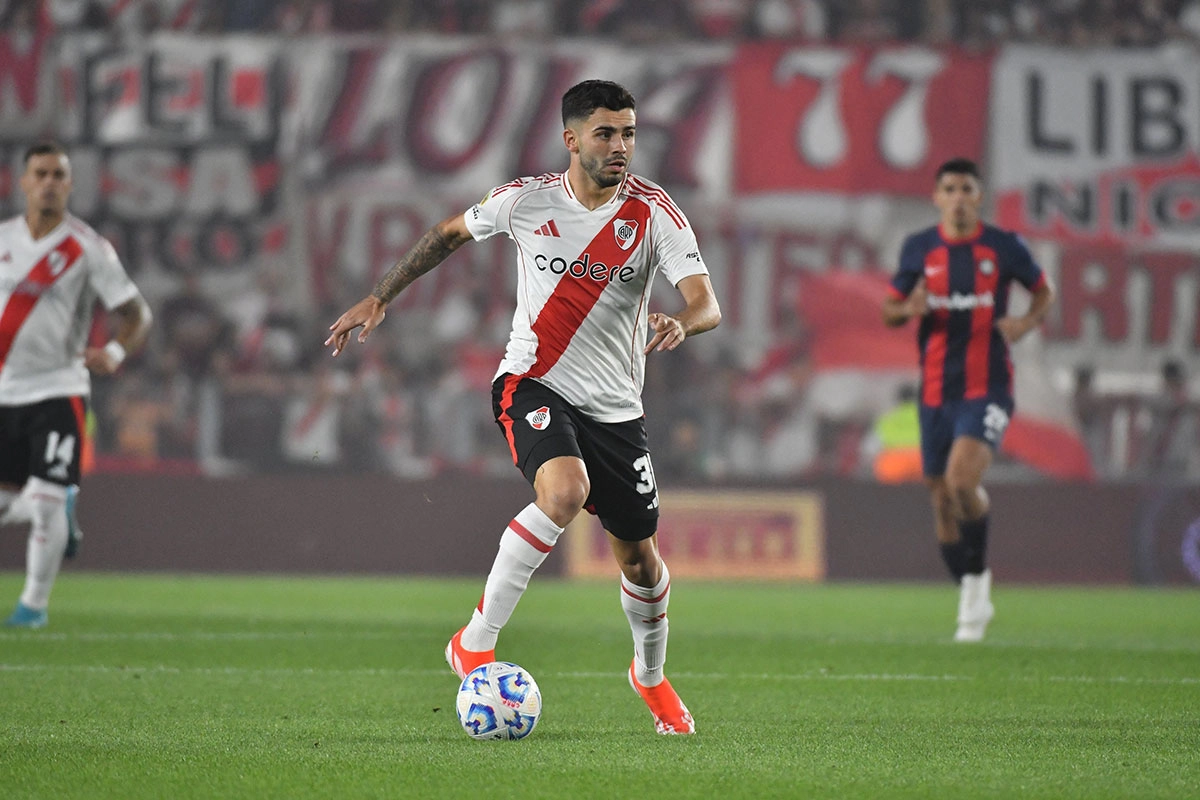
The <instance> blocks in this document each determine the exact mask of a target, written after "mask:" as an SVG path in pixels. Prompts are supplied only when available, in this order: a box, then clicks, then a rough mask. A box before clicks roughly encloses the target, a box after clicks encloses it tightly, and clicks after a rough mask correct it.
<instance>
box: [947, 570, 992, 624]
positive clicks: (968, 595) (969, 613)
mask: <svg viewBox="0 0 1200 800" xmlns="http://www.w3.org/2000/svg"><path fill="white" fill-rule="evenodd" d="M995 614H996V609H995V608H994V607H993V606H992V571H991V570H990V569H985V570H984V571H983V572H982V573H980V574H979V575H963V577H962V585H961V587H960V588H959V593H958V630H957V631H955V632H954V641H956V642H979V641H983V634H984V633H985V632H986V631H987V626H988V623H989V622H991V621H992V617H993V616H995Z"/></svg>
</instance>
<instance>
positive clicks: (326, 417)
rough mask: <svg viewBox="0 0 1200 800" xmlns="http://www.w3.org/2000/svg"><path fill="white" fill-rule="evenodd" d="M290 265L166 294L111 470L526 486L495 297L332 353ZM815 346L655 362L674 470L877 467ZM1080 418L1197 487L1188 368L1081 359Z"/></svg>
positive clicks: (267, 25)
mask: <svg viewBox="0 0 1200 800" xmlns="http://www.w3.org/2000/svg"><path fill="white" fill-rule="evenodd" d="M35 28H40V29H41V30H42V31H47V30H51V31H61V30H96V31H107V32H109V33H111V34H112V35H114V36H138V35H144V34H146V33H148V32H153V31H161V30H170V31H181V32H191V33H197V34H211V33H218V32H220V33H235V32H251V33H268V32H269V33H275V34H279V33H283V34H296V35H302V34H310V33H325V32H363V31H372V32H378V31H380V30H385V31H391V32H397V33H401V32H435V33H440V34H481V33H487V34H499V35H514V36H515V35H520V36H532V37H538V36H542V37H548V36H560V35H570V36H606V37H609V36H611V37H617V38H620V39H622V40H627V41H629V40H631V41H638V40H643V41H646V40H653V41H656V42H659V41H664V40H671V39H678V40H697V39H699V40H717V41H723V40H741V39H765V38H780V39H794V40H806V41H833V42H881V41H897V40H899V41H920V42H929V43H942V42H947V41H960V42H962V43H963V44H964V45H966V46H968V47H981V48H982V47H988V46H991V45H994V44H996V43H998V42H1002V41H1014V40H1015V41H1027V42H1037V43H1047V44H1055V45H1068V46H1072V47H1089V46H1149V45H1162V44H1168V43H1173V42H1195V41H1197V39H1198V37H1200V0H1138V1H1135V0H1049V2H1031V0H922V2H901V1H900V0H851V1H850V2H845V3H841V2H838V3H835V2H832V0H656V2H654V3H645V2H640V1H637V2H635V1H634V0H578V1H577V2H568V1H567V0H496V1H495V2H483V1H482V0H421V1H420V2H417V1H416V0H339V2H330V1H329V0H0V29H3V30H8V31H13V32H16V33H17V34H18V35H19V34H20V32H21V31H22V30H25V29H35ZM284 270H285V267H283V266H281V265H280V264H278V263H274V262H272V261H270V260H269V259H266V258H261V257H259V256H255V258H254V263H253V264H251V265H250V266H249V267H248V269H247V270H246V271H245V275H246V278H245V281H244V282H243V283H242V284H241V285H238V286H236V287H232V288H231V287H230V285H229V282H228V281H226V280H222V281H214V280H212V278H213V276H210V275H207V274H205V273H204V272H203V271H200V272H197V273H191V274H186V275H182V276H171V279H170V281H169V285H166V286H163V285H159V286H155V285H154V284H153V283H151V285H150V287H149V291H148V292H147V294H148V297H149V298H150V299H151V302H152V303H153V305H154V308H155V314H156V317H157V319H158V320H159V321H160V324H158V325H157V326H156V329H155V331H154V333H153V338H152V341H151V344H150V346H149V347H148V348H147V350H146V351H145V352H144V353H143V354H141V355H140V356H138V357H137V358H133V359H131V360H130V361H129V362H127V364H126V366H125V368H124V370H123V372H122V374H121V376H120V377H119V378H118V379H99V380H97V381H96V385H95V398H94V399H95V402H94V414H95V421H96V426H95V433H96V455H97V458H98V460H99V461H100V463H101V466H102V467H104V468H112V469H141V468H147V469H163V468H178V469H183V470H196V471H204V472H208V473H229V472H237V471H239V470H328V469H340V470H386V471H389V472H392V473H394V474H396V475H399V476H404V477H414V478H415V477H428V476H432V475H436V474H438V473H440V472H443V471H447V470H470V471H474V472H482V473H487V474H499V475H508V476H511V477H513V478H514V479H515V478H516V477H517V474H516V472H515V470H513V469H512V465H511V463H510V461H509V459H508V453H507V451H506V448H504V447H503V446H502V444H501V443H500V441H499V439H498V435H497V432H496V431H495V429H494V422H493V421H492V419H491V414H490V405H489V402H488V395H489V385H490V382H491V378H492V373H493V371H494V369H495V365H496V364H497V363H498V361H499V358H500V355H501V354H502V352H503V347H504V338H505V334H506V332H507V326H508V322H509V320H508V319H507V318H491V317H489V316H487V315H486V314H485V313H484V312H482V311H481V309H485V308H489V307H493V306H496V305H497V304H495V303H486V302H482V298H481V296H479V295H480V293H481V292H485V291H486V289H485V288H483V287H484V284H483V282H482V281H479V282H478V283H476V282H474V281H473V280H472V279H470V278H468V279H466V280H464V281H462V282H461V284H460V286H459V288H458V290H457V291H456V293H455V295H454V296H452V297H451V298H450V299H449V300H447V301H446V303H445V304H444V305H443V306H442V307H441V308H440V309H439V313H438V315H437V316H436V318H433V317H431V316H428V315H425V314H422V313H421V312H420V311H413V312H409V311H405V312H404V313H402V314H398V315H397V317H398V319H396V320H393V322H391V323H389V325H390V326H392V327H391V329H390V330H391V331H392V332H391V333H390V334H389V335H386V336H380V337H379V338H378V339H377V340H376V341H375V342H374V344H373V346H372V347H370V348H358V347H354V348H351V349H350V350H349V351H348V352H347V353H346V354H344V355H343V357H341V358H339V359H337V360H336V361H333V360H331V359H329V358H328V355H327V353H325V352H324V351H323V350H322V348H321V342H322V341H323V340H324V338H325V336H326V335H327V334H326V332H325V327H326V325H328V323H329V322H330V321H332V320H333V319H335V318H336V316H337V313H336V309H337V308H339V307H340V306H341V304H342V303H343V301H345V300H347V299H351V298H335V299H334V302H332V303H331V304H330V305H329V306H328V307H322V308H316V309H313V308H308V307H305V306H304V305H303V304H300V303H296V302H292V301H289V300H288V299H287V298H289V297H290V296H291V295H290V294H289V293H287V292H282V291H279V288H280V286H281V283H282V281H284V280H286V277H285V271H284ZM807 336H808V334H807V331H806V330H805V325H804V321H803V320H802V319H798V318H797V319H796V320H795V321H794V323H793V325H792V330H791V331H790V335H789V336H788V337H787V341H782V342H779V343H778V344H777V345H776V347H775V349H774V350H773V351H772V352H770V353H768V354H767V356H766V357H765V358H764V359H763V360H762V362H761V363H759V364H756V365H753V366H751V367H748V366H747V365H745V364H743V363H741V362H740V361H739V359H738V358H737V357H736V355H735V354H733V353H731V352H728V351H726V350H724V349H723V348H722V347H721V346H720V345H719V344H717V345H714V346H705V347H695V348H693V347H684V348H680V349H679V350H678V351H676V352H675V353H672V354H671V357H670V358H663V359H660V360H659V361H658V363H656V364H653V365H652V366H651V368H650V369H649V370H648V376H647V381H648V384H647V388H646V393H645V400H646V406H647V416H648V420H649V425H650V433H651V440H652V442H654V447H655V453H656V462H657V463H656V471H657V474H658V476H659V479H660V480H666V481H688V482H705V481H713V480H726V481H737V480H746V481H762V480H768V481H769V480H790V479H795V478H798V477H811V476H819V475H825V474H834V475H849V476H863V477H866V476H870V475H871V474H872V458H873V455H874V448H876V446H877V442H876V441H875V437H874V435H873V432H872V428H873V425H874V421H875V420H874V418H873V416H872V415H869V414H865V413H857V414H850V415H845V414H841V415H831V414H829V413H826V410H823V409H827V407H828V404H822V403H820V402H818V401H817V400H816V399H815V398H814V397H813V369H812V367H811V364H810V363H809V358H808V341H807ZM715 338H717V340H718V341H719V337H715ZM1075 411H1076V415H1077V418H1078V420H1079V423H1080V426H1081V429H1082V431H1083V434H1084V438H1085V440H1086V442H1087V444H1088V445H1089V448H1090V449H1091V451H1092V453H1093V457H1094V460H1095V464H1096V468H1097V473H1098V474H1099V475H1102V476H1104V477H1111V478H1129V477H1138V476H1142V475H1148V474H1153V473H1156V472H1159V471H1162V470H1169V471H1173V472H1175V473H1177V474H1180V475H1183V476H1186V477H1187V478H1188V479H1193V480H1194V479H1197V478H1200V464H1198V463H1196V462H1197V455H1196V454H1197V453H1200V432H1198V430H1197V429H1198V428H1200V421H1198V420H1200V411H1198V409H1197V404H1196V402H1195V401H1194V400H1193V399H1191V397H1190V395H1189V394H1188V384H1187V376H1186V374H1183V371H1182V367H1181V366H1180V365H1178V364H1176V365H1175V366H1173V367H1170V368H1167V367H1164V370H1163V376H1162V389H1161V391H1149V392H1143V393H1125V394H1113V393H1098V392H1097V391H1096V390H1095V388H1094V386H1093V385H1092V383H1091V381H1090V379H1089V373H1088V370H1087V369H1086V368H1083V367H1081V370H1080V373H1079V377H1078V381H1077V388H1076V394H1075ZM1000 469H1002V470H1003V469H1007V470H1008V474H1010V475H1013V476H1016V477H1018V478H1019V477H1021V476H1022V475H1025V474H1029V473H1028V472H1027V471H1025V470H1024V468H1022V467H1021V466H1020V465H1018V464H1016V463H1012V462H1008V463H1002V464H1001V465H1000Z"/></svg>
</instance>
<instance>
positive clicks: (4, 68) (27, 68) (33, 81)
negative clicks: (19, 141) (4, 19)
mask: <svg viewBox="0 0 1200 800" xmlns="http://www.w3.org/2000/svg"><path fill="white" fill-rule="evenodd" d="M46 33H47V32H46V31H38V33H37V34H36V35H35V36H34V37H33V39H32V42H31V45H30V46H29V47H27V48H24V51H23V52H22V48H19V47H18V46H17V43H16V37H14V36H12V35H9V34H5V35H2V36H0V99H2V98H3V97H4V96H5V95H6V94H8V92H7V87H8V86H12V88H13V89H14V90H15V91H14V94H15V95H16V99H17V104H18V105H19V106H20V110H21V112H22V113H29V112H31V111H33V109H34V107H35V106H36V105H37V100H38V96H37V88H38V77H39V76H40V75H41V73H42V68H41V65H42V54H43V53H44V52H45V48H46V41H47V40H48V39H49V36H47V35H46ZM0 111H3V109H2V108H0Z"/></svg>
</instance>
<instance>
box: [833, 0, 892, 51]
mask: <svg viewBox="0 0 1200 800" xmlns="http://www.w3.org/2000/svg"><path fill="white" fill-rule="evenodd" d="M896 11H897V7H896V3H895V1H894V0H848V1H847V2H846V3H844V4H842V5H841V6H840V7H839V8H838V14H837V16H835V18H834V19H835V25H836V36H837V38H838V39H840V40H842V41H845V42H865V43H870V42H888V41H894V40H897V39H900V38H902V34H903V27H902V25H901V20H900V16H899V15H898V14H897V13H896Z"/></svg>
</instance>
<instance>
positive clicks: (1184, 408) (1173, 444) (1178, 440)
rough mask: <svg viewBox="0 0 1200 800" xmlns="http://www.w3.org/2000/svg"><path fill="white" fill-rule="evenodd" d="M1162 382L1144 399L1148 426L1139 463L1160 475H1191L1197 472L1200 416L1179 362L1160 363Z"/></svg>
mask: <svg viewBox="0 0 1200 800" xmlns="http://www.w3.org/2000/svg"><path fill="white" fill-rule="evenodd" d="M1162 386H1163V388H1162V392H1161V394H1159V395H1157V396H1154V397H1152V398H1150V399H1149V400H1148V401H1147V410H1148V411H1149V419H1150V429H1149V431H1148V433H1147V435H1146V438H1145V443H1146V446H1145V448H1144V449H1143V451H1142V453H1143V458H1142V464H1141V466H1142V468H1143V470H1144V471H1145V472H1146V473H1148V474H1149V475H1152V476H1156V477H1159V478H1163V479H1182V478H1194V477H1196V476H1197V475H1200V417H1198V409H1197V407H1196V404H1195V403H1194V402H1192V400H1191V397H1190V396H1189V393H1188V384H1187V376H1186V375H1185V374H1184V370H1183V364H1182V362H1180V361H1174V360H1171V361H1167V362H1165V363H1164V364H1163V366H1162Z"/></svg>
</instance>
